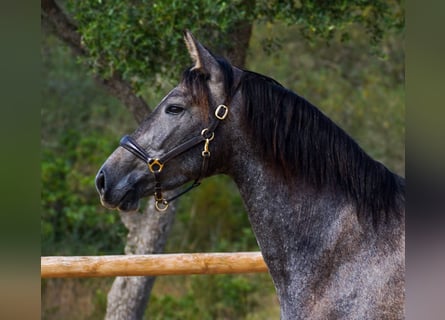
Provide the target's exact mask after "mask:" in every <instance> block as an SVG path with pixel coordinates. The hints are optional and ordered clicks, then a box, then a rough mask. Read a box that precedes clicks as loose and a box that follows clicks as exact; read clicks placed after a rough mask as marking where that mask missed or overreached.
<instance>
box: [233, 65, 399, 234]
mask: <svg viewBox="0 0 445 320" xmlns="http://www.w3.org/2000/svg"><path fill="white" fill-rule="evenodd" d="M240 89H241V91H242V96H243V100H244V109H243V117H244V119H243V121H244V123H245V124H246V125H245V127H246V130H247V131H248V132H249V133H250V135H251V136H252V138H253V139H254V141H256V142H257V143H256V145H257V146H260V150H259V151H260V153H261V156H263V157H265V158H266V159H267V160H268V161H269V163H270V164H271V166H272V167H273V169H275V171H276V172H277V173H281V174H284V175H288V174H291V175H293V176H298V177H300V178H301V179H302V180H303V181H304V183H306V184H308V185H311V186H313V187H315V188H317V189H320V188H330V189H332V190H337V191H338V190H341V191H343V193H344V194H345V195H346V196H347V197H348V198H349V199H351V200H352V201H353V202H354V203H355V205H356V209H357V214H358V215H359V219H362V221H370V220H371V221H372V224H373V226H374V227H377V226H378V224H379V223H380V222H382V221H386V219H387V218H389V215H390V214H391V213H393V215H396V216H400V208H399V204H398V198H399V197H400V195H401V193H403V192H404V181H402V182H401V179H400V177H398V176H397V175H395V174H394V173H392V172H390V171H389V170H388V169H387V168H386V167H385V166H384V165H382V164H381V163H380V162H377V161H375V160H373V159H372V158H371V157H370V156H368V155H367V154H366V153H365V152H364V151H363V149H362V148H360V146H359V145H358V144H357V143H356V142H355V141H354V140H353V139H352V138H351V137H350V136H349V135H348V134H347V133H346V132H345V131H343V130H342V129H341V128H340V127H338V126H337V125H336V124H335V123H334V122H333V121H332V120H330V119H329V118H328V117H326V116H325V115H324V114H323V113H322V112H321V111H320V110H318V109H317V108H316V107H315V106H314V105H312V104H311V103H310V102H308V101H307V100H306V99H304V98H302V97H300V96H299V95H297V94H296V93H294V92H292V91H290V90H288V89H286V88H284V87H283V86H282V85H281V84H279V83H278V82H277V81H275V80H273V79H271V78H269V77H266V76H264V75H260V74H258V73H255V72H251V71H244V73H243V75H242V78H241V82H240Z"/></svg>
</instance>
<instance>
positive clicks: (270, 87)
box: [96, 31, 405, 320]
mask: <svg viewBox="0 0 445 320" xmlns="http://www.w3.org/2000/svg"><path fill="white" fill-rule="evenodd" d="M184 40H185V44H186V47H187V50H188V53H189V55H190V57H191V59H192V62H193V66H191V67H189V68H187V69H186V70H185V71H184V73H183V76H182V80H181V82H180V83H179V84H178V85H177V86H176V87H175V88H173V89H172V90H171V91H170V92H169V93H168V94H167V95H166V96H165V97H164V98H163V99H162V100H161V101H160V103H159V104H158V106H157V107H156V108H155V109H154V111H153V112H152V113H151V114H150V115H149V116H148V117H147V118H146V119H145V120H144V121H143V122H142V123H141V124H140V126H139V127H138V128H137V129H136V130H135V131H134V133H133V134H131V135H129V136H124V137H123V138H122V139H121V142H120V146H119V147H117V149H116V150H115V151H114V152H113V153H112V154H111V155H110V156H109V157H108V159H107V160H106V161H105V162H104V164H103V165H102V167H101V168H100V170H99V171H98V173H97V176H96V188H97V190H98V193H99V196H100V201H101V203H102V205H103V206H105V207H107V208H110V209H118V210H121V211H124V212H125V211H133V210H137V209H138V207H139V202H140V199H141V198H144V197H148V196H153V195H154V201H155V204H156V208H157V209H158V210H159V211H162V210H165V209H166V208H167V207H168V205H169V202H170V201H173V199H175V198H176V197H178V196H180V195H182V194H183V193H185V192H187V191H189V190H190V189H192V188H194V187H196V186H198V185H199V184H200V182H201V180H202V179H203V178H206V177H209V176H212V175H216V174H224V175H228V176H230V177H231V178H232V179H233V180H234V181H235V183H236V185H237V187H238V189H239V192H240V195H241V197H242V199H243V203H244V205H245V207H246V210H247V213H248V217H249V221H250V224H251V226H252V230H253V232H254V234H255V237H256V239H257V242H258V245H259V247H260V250H261V252H262V255H263V258H264V261H265V262H266V265H267V267H268V269H269V273H270V275H271V278H272V280H273V283H274V286H275V289H276V293H277V296H278V300H279V304H280V316H281V319H289V320H294V319H403V318H404V300H405V289H404V288H405V286H404V282H405V280H404V278H405V277H404V273H405V262H404V261H405V260H404V248H405V238H404V237H405V231H404V230H405V209H404V207H405V179H404V178H403V177H400V176H398V175H397V174H395V173H393V172H391V171H390V170H389V169H388V168H387V167H385V166H384V165H383V164H381V163H380V162H378V161H376V160H374V159H372V158H371V157H370V156H369V155H368V154H366V152H365V151H363V149H362V148H361V147H360V146H359V145H358V144H357V143H356V142H355V141H354V140H353V138H351V137H350V136H349V135H348V134H347V133H346V132H345V131H344V130H342V129H341V128H340V127H339V126H337V125H336V124H335V123H334V122H333V121H332V120H330V119H329V118H328V117H327V116H326V115H324V114H323V113H322V112H321V111H320V110H319V109H318V108H317V107H315V106H314V105H313V104H311V103H310V102H309V101H308V100H306V99H305V98H303V97H301V96H299V95H297V94H296V93H294V92H292V91H291V90H289V89H286V88H285V87H283V86H282V85H281V84H280V83H278V82H277V81H275V80H273V79H272V78H270V77H268V76H265V75H261V74H258V73H255V72H253V71H248V70H244V69H240V68H237V67H235V66H233V65H231V64H230V63H229V62H228V61H227V60H226V59H224V58H222V57H218V56H216V55H214V54H213V53H212V52H211V51H210V50H209V49H207V48H206V47H205V46H204V45H202V44H201V43H200V42H199V41H198V40H197V39H196V38H195V37H194V36H193V35H192V34H191V33H190V32H189V31H185V32H184ZM141 160H142V161H141ZM187 183H191V185H190V186H189V187H187V188H186V189H185V190H183V191H181V192H180V193H179V194H177V195H175V196H173V197H172V198H170V199H166V198H165V197H164V194H163V192H164V191H169V190H178V188H180V187H181V186H184V185H185V184H187Z"/></svg>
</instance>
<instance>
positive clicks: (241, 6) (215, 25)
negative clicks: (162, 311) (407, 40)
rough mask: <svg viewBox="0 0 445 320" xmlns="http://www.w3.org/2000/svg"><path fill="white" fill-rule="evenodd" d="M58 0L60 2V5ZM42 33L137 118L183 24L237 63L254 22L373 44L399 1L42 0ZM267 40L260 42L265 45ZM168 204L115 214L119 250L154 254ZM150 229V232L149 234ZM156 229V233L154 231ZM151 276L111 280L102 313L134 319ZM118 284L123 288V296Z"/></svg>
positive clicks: (395, 21) (166, 70)
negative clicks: (360, 37) (123, 234)
mask: <svg viewBox="0 0 445 320" xmlns="http://www.w3.org/2000/svg"><path fill="white" fill-rule="evenodd" d="M60 4H65V2H63V3H62V2H60ZM41 8H42V22H43V24H44V26H45V30H48V31H49V32H51V33H53V34H55V35H56V36H57V37H59V38H60V39H62V40H63V41H64V42H65V43H66V44H67V45H68V46H69V47H70V48H71V49H72V51H73V53H74V55H76V56H78V57H80V58H81V59H80V60H81V61H83V63H86V64H87V65H88V66H89V67H90V68H91V70H92V71H93V75H94V77H95V79H96V81H97V82H98V83H99V84H100V85H102V86H105V88H107V90H108V91H109V92H110V94H111V95H113V96H115V97H117V98H118V99H119V100H120V101H121V102H122V103H123V105H124V106H125V107H126V108H128V110H129V111H130V112H131V113H132V114H133V116H134V118H135V119H136V121H138V122H139V121H141V120H142V119H143V118H144V117H145V116H146V115H147V114H148V112H149V109H150V108H149V107H148V104H147V103H146V99H144V98H143V96H144V94H145V92H144V87H145V86H146V85H150V86H153V85H156V86H162V83H163V82H165V81H169V80H170V79H172V78H176V77H177V74H179V72H180V69H182V68H183V66H185V65H188V64H189V63H190V62H189V60H188V59H189V58H188V56H187V55H186V53H185V50H183V45H182V31H183V29H185V28H191V22H192V24H193V31H194V32H196V33H197V34H198V36H199V38H200V39H203V40H202V41H203V42H204V43H211V44H212V50H214V51H215V52H216V53H218V54H221V55H224V56H226V57H228V58H229V59H230V60H231V61H232V63H233V64H235V65H238V66H240V67H242V66H243V65H244V63H245V59H246V51H247V48H248V43H249V39H250V35H251V31H252V25H253V23H254V22H275V21H281V22H283V23H286V24H289V25H293V24H298V25H299V26H300V27H301V32H302V33H303V35H304V36H305V37H306V38H307V39H308V40H311V39H313V38H316V37H318V38H324V39H326V40H328V41H329V39H330V38H332V37H334V36H340V37H342V38H343V39H345V40H347V38H348V33H349V30H350V29H351V28H352V27H354V26H361V27H364V28H365V29H366V30H367V32H368V35H369V37H370V41H371V42H372V43H373V45H374V47H375V48H378V43H379V41H380V40H381V38H382V36H383V34H384V32H385V31H386V30H388V29H391V28H402V27H403V24H404V20H403V8H402V6H401V5H400V2H399V1H382V0H378V1H369V0H368V1H362V0H354V1H344V0H336V1H315V0H302V1H278V0H271V1H267V0H256V1H255V0H238V1H232V2H227V1H222V0H217V1H189V2H185V1H175V0H172V1H140V2H130V3H128V2H122V1H117V0H110V1H100V0H98V1H72V2H68V3H67V8H66V9H62V7H61V5H59V4H58V3H56V2H55V0H42V1H41ZM274 41H275V39H270V41H269V42H268V43H266V44H265V45H266V47H267V46H268V47H269V48H270V49H273V46H272V45H273V44H274V43H275V42H274ZM174 211H175V210H174V206H172V207H171V209H170V210H169V211H168V212H167V213H166V214H165V215H162V216H161V215H157V214H155V213H154V210H153V208H152V207H151V206H148V207H147V209H146V212H145V214H144V215H137V214H122V215H121V219H122V221H123V223H124V224H125V225H126V226H127V228H128V230H129V234H128V239H127V246H126V249H125V252H126V253H127V254H134V253H154V252H161V251H162V250H163V246H164V243H165V240H166V237H167V234H168V230H169V229H170V226H171V224H172V221H173V217H174ZM154 230H158V232H156V237H153V236H152V234H153V232H154ZM159 230H162V231H161V232H159ZM153 281H154V278H143V277H140V278H131V279H130V278H117V279H116V281H115V283H114V285H113V288H112V290H111V291H110V294H109V297H108V298H109V302H108V312H107V318H109V319H112V318H113V319H120V318H125V319H139V318H141V317H142V315H143V312H144V309H145V306H146V304H147V301H148V296H149V292H150V289H151V286H152V285H153ZM124 287H127V288H130V289H128V290H127V291H126V293H124V291H123V290H124V289H123V288H124Z"/></svg>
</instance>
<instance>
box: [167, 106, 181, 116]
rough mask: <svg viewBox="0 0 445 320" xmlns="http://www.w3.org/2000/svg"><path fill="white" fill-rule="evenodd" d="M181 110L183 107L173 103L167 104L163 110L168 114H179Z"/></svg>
mask: <svg viewBox="0 0 445 320" xmlns="http://www.w3.org/2000/svg"><path fill="white" fill-rule="evenodd" d="M182 111H184V108H183V107H180V106H176V105H174V104H172V105H169V106H168V107H167V108H166V109H165V112H166V113H168V114H180V113H181V112H182Z"/></svg>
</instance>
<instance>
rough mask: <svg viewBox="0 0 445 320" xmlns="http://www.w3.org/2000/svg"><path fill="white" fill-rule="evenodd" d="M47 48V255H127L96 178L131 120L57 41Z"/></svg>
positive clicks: (44, 150)
mask: <svg viewBox="0 0 445 320" xmlns="http://www.w3.org/2000/svg"><path fill="white" fill-rule="evenodd" d="M42 45H43V46H42V57H43V65H44V68H43V77H44V82H43V83H44V87H43V90H42V96H43V101H44V104H43V106H42V109H41V110H42V111H41V115H42V120H41V123H42V126H41V127H42V130H41V131H42V137H41V139H42V140H41V141H42V153H41V186H42V193H41V207H42V212H41V244H42V247H41V248H42V254H44V255H57V254H66V255H75V254H92V255H94V254H100V253H106V252H108V253H111V252H115V253H116V252H122V250H123V240H124V237H125V228H124V227H123V225H122V224H121V223H120V219H119V217H118V216H117V215H116V214H115V213H110V212H109V211H108V210H105V209H104V208H103V207H102V206H101V205H100V203H99V199H98V196H97V193H96V190H95V187H94V177H95V174H96V172H97V170H98V168H99V167H100V165H101V164H102V163H103V161H104V159H105V158H106V157H107V156H108V155H109V154H110V153H111V152H112V150H113V149H114V148H115V147H116V145H117V139H116V136H117V135H118V134H121V130H129V129H128V127H132V126H134V124H133V122H132V121H131V124H130V125H128V126H125V125H123V124H125V121H122V120H124V119H126V121H127V122H130V120H129V119H131V115H130V116H128V115H125V112H124V110H123V108H122V107H120V106H119V109H117V108H116V102H115V101H113V100H112V99H110V98H109V97H107V96H106V95H105V94H104V93H102V92H100V91H98V90H97V88H96V85H95V84H94V82H92V80H91V79H90V77H88V76H87V75H86V72H85V70H84V72H79V71H81V70H79V66H78V64H77V63H76V62H75V61H74V60H73V59H72V57H71V56H70V55H69V53H68V51H67V50H66V49H64V48H63V47H60V44H58V43H57V42H55V39H54V38H51V37H45V38H43V39H42ZM113 108H115V109H116V110H115V111H114V112H113ZM114 116H117V117H118V118H117V119H114V120H113V118H114Z"/></svg>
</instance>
